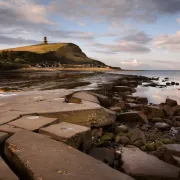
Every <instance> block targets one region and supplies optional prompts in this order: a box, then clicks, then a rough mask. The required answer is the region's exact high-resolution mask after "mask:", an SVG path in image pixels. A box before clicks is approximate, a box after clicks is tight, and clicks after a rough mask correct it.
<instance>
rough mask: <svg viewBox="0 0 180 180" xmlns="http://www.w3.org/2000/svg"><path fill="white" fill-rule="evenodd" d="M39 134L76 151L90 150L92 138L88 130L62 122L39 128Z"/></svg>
mask: <svg viewBox="0 0 180 180" xmlns="http://www.w3.org/2000/svg"><path fill="white" fill-rule="evenodd" d="M39 133H41V134H44V135H46V136H49V137H51V138H52V139H55V140H57V141H60V142H63V143H66V144H68V145H69V146H72V147H74V148H76V149H78V148H79V147H80V146H81V148H82V149H81V150H82V151H84V152H87V151H89V150H90V148H91V144H92V136H91V131H90V128H88V127H84V126H79V125H76V124H70V123H66V122H62V123H59V124H55V125H51V126H48V127H45V128H41V129H40V130H39Z"/></svg>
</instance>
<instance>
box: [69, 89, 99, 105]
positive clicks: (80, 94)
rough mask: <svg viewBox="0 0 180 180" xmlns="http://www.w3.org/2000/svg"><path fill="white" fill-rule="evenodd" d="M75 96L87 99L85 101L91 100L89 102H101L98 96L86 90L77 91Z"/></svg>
mask: <svg viewBox="0 0 180 180" xmlns="http://www.w3.org/2000/svg"><path fill="white" fill-rule="evenodd" d="M72 97H73V98H78V99H81V100H85V101H89V102H93V103H96V104H100V102H99V100H98V98H97V97H96V96H94V95H92V94H90V93H88V92H85V91H81V92H77V93H74V94H73V95H72Z"/></svg>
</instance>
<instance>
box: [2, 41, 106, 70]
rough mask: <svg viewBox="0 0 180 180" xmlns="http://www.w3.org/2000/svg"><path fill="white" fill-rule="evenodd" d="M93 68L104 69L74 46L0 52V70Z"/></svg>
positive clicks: (48, 46) (25, 48)
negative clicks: (81, 66)
mask: <svg viewBox="0 0 180 180" xmlns="http://www.w3.org/2000/svg"><path fill="white" fill-rule="evenodd" d="M59 64H61V65H63V66H70V65H73V66H78V65H83V66H93V67H98V66H100V67H106V65H105V64H104V63H102V62H99V61H96V60H93V59H90V58H88V57H87V56H86V54H85V53H83V52H82V50H81V49H80V48H79V47H78V46H77V45H75V44H72V43H52V44H38V45H32V46H24V47H18V48H11V49H4V50H0V69H2V70H3V69H4V70H6V69H16V68H21V67H28V66H37V65H38V66H41V67H58V66H59Z"/></svg>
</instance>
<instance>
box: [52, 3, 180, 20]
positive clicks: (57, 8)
mask: <svg viewBox="0 0 180 180" xmlns="http://www.w3.org/2000/svg"><path fill="white" fill-rule="evenodd" d="M50 11H51V12H53V13H54V12H55V13H57V14H60V15H62V16H64V17H67V18H72V19H82V18H84V17H86V18H89V19H90V18H91V19H92V18H93V19H94V20H98V21H99V20H103V21H109V22H117V23H118V22H121V21H124V20H125V19H131V20H137V21H144V22H154V21H155V20H156V19H157V18H158V16H161V15H167V14H168V15H169V14H176V13H178V12H180V1H179V0H148V1H145V0H108V1H107V0H98V1H97V0H86V1H84V0H76V1H74V0H62V1H61V2H60V1H59V0H53V1H52V2H51V3H50Z"/></svg>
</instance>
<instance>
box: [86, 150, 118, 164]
mask: <svg viewBox="0 0 180 180" xmlns="http://www.w3.org/2000/svg"><path fill="white" fill-rule="evenodd" d="M89 155H90V156H92V157H94V158H95V159H98V160H100V161H102V162H104V163H108V164H109V165H111V166H112V165H113V164H114V160H115V151H113V150H111V149H108V148H92V149H91V150H90V152H89Z"/></svg>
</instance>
